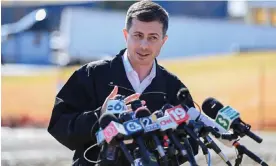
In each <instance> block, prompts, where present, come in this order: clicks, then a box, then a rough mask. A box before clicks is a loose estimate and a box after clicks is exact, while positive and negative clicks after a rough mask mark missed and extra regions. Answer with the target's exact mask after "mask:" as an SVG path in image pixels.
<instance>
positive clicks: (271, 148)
mask: <svg viewBox="0 0 276 166" xmlns="http://www.w3.org/2000/svg"><path fill="white" fill-rule="evenodd" d="M258 135H260V136H261V137H262V138H263V140H264V141H263V142H262V143H261V144H258V143H256V142H255V141H253V140H251V139H250V138H243V139H242V140H241V141H240V142H241V143H242V144H243V145H245V146H246V147H247V148H248V149H250V150H251V151H253V152H254V153H256V154H257V155H259V156H260V157H261V158H262V159H264V160H265V161H266V162H267V163H268V164H269V165H270V166H276V132H258ZM216 142H217V141H216ZM1 143H2V144H1V149H2V150H1V165H2V166H68V165H71V158H72V155H73V152H72V151H70V150H68V149H67V148H66V147H64V146H62V145H61V144H59V143H58V142H57V141H56V140H55V139H54V138H53V137H52V136H51V135H49V134H48V133H47V131H46V129H33V128H22V129H11V128H5V127H2V128H1ZM217 143H218V145H219V146H220V148H221V149H222V150H223V152H224V153H225V154H226V155H227V156H228V158H229V159H230V161H231V163H232V164H234V161H235V157H236V152H235V150H234V148H227V147H225V146H224V145H222V144H220V143H219V142H217ZM211 156H212V165H218V166H220V165H225V164H223V163H222V160H221V159H220V158H219V157H218V156H217V155H216V154H215V153H213V152H212V151H211ZM196 160H197V162H198V164H199V165H207V164H206V161H205V158H204V156H203V155H202V152H201V151H200V153H199V155H197V157H196ZM183 165H184V166H186V165H189V164H188V163H187V164H183ZM242 165H243V166H245V165H248V166H253V165H258V164H255V162H254V161H252V160H251V159H249V158H248V157H246V156H244V159H243V163H242Z"/></svg>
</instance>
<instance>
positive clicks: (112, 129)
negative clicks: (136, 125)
mask: <svg viewBox="0 0 276 166" xmlns="http://www.w3.org/2000/svg"><path fill="white" fill-rule="evenodd" d="M118 122H119V120H118V119H117V118H116V116H115V115H114V114H111V113H104V114H103V115H102V116H101V117H100V119H99V124H100V127H101V128H102V129H103V133H104V137H105V139H106V142H107V143H104V145H103V146H102V150H101V152H100V156H101V157H100V159H101V160H102V162H101V165H102V164H103V165H106V164H107V165H109V164H114V163H115V162H116V160H117V158H118V148H117V146H118V145H119V146H120V148H121V150H122V151H123V153H124V154H125V157H126V158H127V160H128V161H129V162H130V163H133V161H134V160H133V157H132V156H131V155H130V153H129V151H128V149H127V147H126V145H125V144H124V143H123V140H124V135H126V131H125V129H124V127H123V125H121V124H120V123H118Z"/></svg>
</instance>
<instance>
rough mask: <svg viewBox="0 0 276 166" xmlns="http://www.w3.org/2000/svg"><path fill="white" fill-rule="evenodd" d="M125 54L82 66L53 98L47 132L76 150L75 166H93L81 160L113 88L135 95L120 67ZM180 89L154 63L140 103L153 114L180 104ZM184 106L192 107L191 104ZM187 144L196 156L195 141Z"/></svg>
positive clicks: (175, 80) (93, 140)
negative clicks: (178, 98) (153, 74)
mask: <svg viewBox="0 0 276 166" xmlns="http://www.w3.org/2000/svg"><path fill="white" fill-rule="evenodd" d="M124 51H125V49H124V50H121V51H120V53H119V54H118V55H116V57H114V58H113V59H112V60H100V61H95V62H91V63H88V64H86V65H84V66H82V67H81V68H79V69H78V70H76V71H75V72H74V73H73V74H72V76H71V77H70V78H69V80H68V81H67V82H66V84H65V85H64V86H63V88H62V89H61V90H60V92H59V93H58V94H57V96H56V100H55V104H54V108H53V112H52V116H51V120H50V123H49V127H48V131H49V133H50V134H51V135H52V136H53V137H54V138H55V139H56V140H58V141H59V142H60V143H61V144H63V145H64V146H66V147H67V148H69V149H71V150H75V154H74V157H73V160H74V165H82V166H85V165H93V164H91V163H89V162H87V161H86V160H85V159H84V157H83V153H84V151H85V150H86V149H87V148H88V147H89V146H91V145H93V144H95V143H96V138H95V132H96V131H97V130H98V129H99V126H98V123H97V119H98V117H99V116H100V115H99V112H100V109H101V106H102V104H103V103H104V101H105V99H106V97H107V96H108V95H109V94H110V92H111V91H112V90H113V88H114V85H117V86H118V87H119V90H118V94H121V95H125V96H129V95H131V94H134V93H135V91H134V90H133V88H132V86H131V84H130V82H129V81H128V79H127V76H126V73H125V69H124V66H123V61H122V55H123V54H124ZM156 63H157V61H156ZM183 87H185V85H184V84H183V83H182V82H181V81H180V80H179V79H178V78H177V77H176V76H175V75H173V74H172V73H170V72H168V71H167V70H166V69H164V68H163V67H162V66H160V65H158V63H157V65H156V77H155V78H154V79H153V80H152V82H151V84H150V85H149V86H148V87H147V88H146V89H145V90H144V92H143V93H142V94H141V96H140V99H142V100H145V101H146V105H147V107H148V108H149V110H151V111H152V112H154V111H156V110H158V109H160V108H161V107H162V106H163V105H164V104H166V103H170V104H172V105H177V104H179V101H178V100H177V96H176V94H177V92H178V90H179V89H180V88H183ZM186 104H187V105H188V106H190V107H194V104H193V102H192V101H188V102H187V103H186ZM190 143H191V145H192V148H193V151H194V153H195V154H197V153H198V145H197V144H196V142H195V141H194V140H190ZM99 151H100V149H99V148H98V147H95V148H93V149H91V150H90V151H89V153H88V154H87V156H88V157H89V158H90V159H91V160H95V161H96V160H97V158H98V154H99ZM122 160H124V159H122ZM121 164H124V165H125V164H127V162H125V163H120V164H119V165H121Z"/></svg>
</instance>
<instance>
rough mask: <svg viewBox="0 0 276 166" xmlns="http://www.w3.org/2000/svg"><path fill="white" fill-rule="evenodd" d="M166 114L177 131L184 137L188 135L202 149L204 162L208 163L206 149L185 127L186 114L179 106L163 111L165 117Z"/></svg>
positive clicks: (191, 131) (193, 133)
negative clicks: (181, 130)
mask: <svg viewBox="0 0 276 166" xmlns="http://www.w3.org/2000/svg"><path fill="white" fill-rule="evenodd" d="M166 114H167V115H169V116H171V118H172V119H173V120H174V121H175V122H176V123H177V124H178V127H177V129H183V130H184V136H186V134H188V135H189V136H190V137H192V138H193V139H194V140H196V141H197V143H198V144H199V145H200V147H201V149H202V152H203V154H204V155H205V157H206V161H208V148H207V147H206V146H205V145H204V143H203V142H202V141H201V140H200V139H199V137H197V135H196V133H195V132H194V131H193V130H192V129H191V128H189V127H188V126H187V125H186V122H188V119H189V115H188V114H187V113H186V111H185V110H184V108H183V107H182V106H181V105H178V106H175V107H173V108H170V109H167V110H166V111H165V115H166Z"/></svg>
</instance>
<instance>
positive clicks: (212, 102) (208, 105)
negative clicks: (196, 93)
mask: <svg viewBox="0 0 276 166" xmlns="http://www.w3.org/2000/svg"><path fill="white" fill-rule="evenodd" d="M201 107H202V110H203V112H204V113H205V114H206V115H208V116H209V117H210V118H212V119H215V118H216V116H217V114H218V111H219V110H220V109H222V108H223V107H224V106H223V104H222V103H220V102H219V101H218V100H216V99H215V98H213V97H209V98H207V99H206V100H204V101H203V103H202V106H201Z"/></svg>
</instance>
